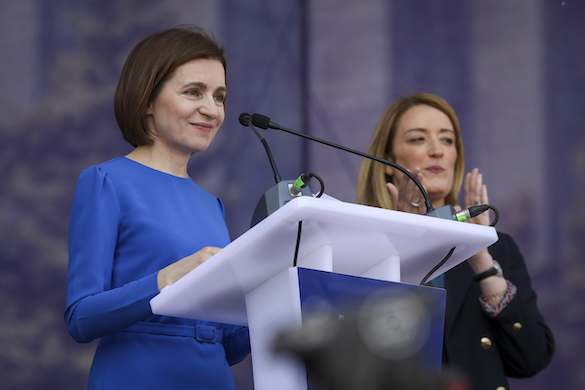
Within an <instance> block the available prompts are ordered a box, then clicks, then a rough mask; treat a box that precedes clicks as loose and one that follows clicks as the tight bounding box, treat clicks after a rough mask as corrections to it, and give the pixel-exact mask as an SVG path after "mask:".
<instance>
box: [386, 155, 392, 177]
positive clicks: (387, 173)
mask: <svg viewBox="0 0 585 390" xmlns="http://www.w3.org/2000/svg"><path fill="white" fill-rule="evenodd" d="M384 158H385V159H386V160H388V161H392V159H391V158H390V156H385V157H384ZM384 173H385V174H386V175H388V176H394V168H392V167H391V166H390V165H387V164H384Z"/></svg>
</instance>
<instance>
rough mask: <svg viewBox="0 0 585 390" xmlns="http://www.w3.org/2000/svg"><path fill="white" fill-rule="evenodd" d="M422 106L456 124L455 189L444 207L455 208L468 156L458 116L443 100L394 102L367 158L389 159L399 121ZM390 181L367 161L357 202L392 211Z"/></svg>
mask: <svg viewBox="0 0 585 390" xmlns="http://www.w3.org/2000/svg"><path fill="white" fill-rule="evenodd" d="M421 104H425V105H427V106H431V107H434V108H436V109H437V110H439V111H441V112H443V113H445V115H447V116H448V117H449V119H450V120H451V123H452V124H453V129H454V130H455V149H456V150H457V160H456V161H455V170H454V178H453V186H452V187H451V191H450V192H449V194H448V195H447V196H446V197H445V203H446V204H450V205H452V206H455V205H457V204H458V203H459V202H458V201H457V196H458V195H459V191H460V189H461V184H462V182H463V173H464V169H465V168H464V163H465V155H464V151H463V142H462V140H461V129H460V127H459V120H458V119H457V115H456V114H455V111H454V110H453V108H451V106H450V105H449V103H447V102H446V101H445V100H443V99H442V98H440V97H438V96H436V95H432V94H429V93H420V94H416V95H412V96H406V97H402V98H400V99H397V100H395V101H394V102H393V103H392V104H390V105H389V106H388V107H387V108H386V110H385V111H384V113H383V114H382V117H381V118H380V121H379V122H378V125H377V126H376V131H375V132H374V136H373V137H372V142H371V143H370V147H369V148H368V154H371V155H374V156H376V157H380V158H386V156H389V155H391V153H392V148H393V140H394V135H395V134H396V128H397V127H398V122H399V121H400V118H401V117H402V115H403V114H404V113H405V112H406V111H408V110H409V109H411V108H412V107H415V106H418V105H421ZM388 180H390V181H391V180H392V178H391V177H388V176H387V175H386V174H385V172H384V164H382V163H379V162H376V161H373V160H370V159H368V158H365V159H364V160H363V162H362V166H361V168H360V173H359V177H358V186H357V202H358V203H360V204H364V205H368V206H376V207H382V208H385V209H393V208H394V207H393V205H392V200H391V198H390V193H389V192H388V189H387V187H386V182H387V181H388Z"/></svg>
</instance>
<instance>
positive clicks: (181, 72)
mask: <svg viewBox="0 0 585 390" xmlns="http://www.w3.org/2000/svg"><path fill="white" fill-rule="evenodd" d="M226 95H227V89H226V83H225V71H224V68H223V65H222V63H221V62H219V61H218V60H213V59H197V60H193V61H190V62H187V63H185V64H183V65H181V66H179V67H178V68H177V69H176V70H175V73H174V74H173V76H172V78H170V79H169V80H167V81H166V82H165V84H164V85H163V88H162V90H161V91H160V93H159V94H158V96H157V97H156V98H155V99H154V100H153V101H152V102H151V103H150V104H149V105H148V107H147V109H146V115H147V117H148V121H149V125H150V129H151V131H152V132H153V134H154V146H155V147H158V148H164V149H165V150H166V151H168V152H171V153H179V154H185V155H191V154H193V153H195V152H199V151H203V150H205V149H207V147H208V146H209V144H211V141H212V140H213V138H214V137H215V134H216V133H217V131H218V130H219V127H220V126H221V124H222V123H223V120H224V118H225V107H224V102H225V99H226Z"/></svg>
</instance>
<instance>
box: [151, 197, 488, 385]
mask: <svg viewBox="0 0 585 390" xmlns="http://www.w3.org/2000/svg"><path fill="white" fill-rule="evenodd" d="M299 221H303V224H302V234H301V239H300V245H299V247H298V260H297V266H296V267H293V258H294V253H295V247H296V243H297V231H298V223H299ZM496 241H497V234H496V231H495V229H494V228H492V227H487V226H480V225H474V224H469V223H462V222H457V221H450V220H445V219H438V218H432V217H427V216H422V215H416V214H410V213H405V212H399V211H394V210H385V209H380V208H374V207H369V206H363V205H358V204H353V203H346V202H341V201H337V200H330V199H321V198H313V197H309V196H303V197H299V198H296V199H293V200H291V201H290V202H288V203H287V204H285V205H284V206H283V207H281V208H280V209H278V210H276V211H275V212H274V213H272V214H271V215H269V216H268V217H266V218H265V219H264V220H262V221H261V222H259V223H258V224H257V225H255V226H254V227H253V228H251V229H250V230H248V231H247V232H245V233H244V234H242V235H241V236H240V237H238V238H237V239H235V240H234V241H233V242H232V243H230V244H229V245H228V246H226V247H225V248H224V249H223V250H221V251H220V252H219V253H217V254H216V255H214V256H213V257H211V258H210V259H209V260H207V261H206V262H205V263H203V264H201V265H200V266H199V267H197V268H196V269H194V270H193V271H191V272H190V273H189V274H187V275H185V276H184V277H183V278H181V279H180V280H178V281H177V282H176V283H174V284H173V285H171V286H168V287H165V288H164V289H163V290H162V291H161V293H160V294H159V295H157V296H155V297H154V298H153V299H152V300H151V308H152V311H153V313H155V314H159V315H167V316H175V317H183V318H191V319H198V320H203V321H213V322H220V323H227V324H234V325H247V326H249V329H250V341H251V345H252V363H253V371H254V384H255V389H256V390H264V389H274V388H278V389H281V390H289V389H290V390H306V389H307V386H308V384H307V374H306V370H305V368H304V366H303V364H301V363H300V361H298V360H297V359H294V358H292V357H290V356H286V355H283V354H279V355H275V354H274V353H273V352H272V347H273V342H274V339H275V338H276V336H277V335H278V334H279V333H280V332H281V331H282V330H285V329H290V328H291V327H301V326H302V324H303V315H304V312H303V310H305V309H307V308H309V307H310V305H309V304H308V303H307V302H308V301H309V299H308V298H307V297H313V298H314V297H315V296H316V297H321V298H322V299H325V301H326V302H328V304H331V300H330V299H329V298H326V297H322V294H321V293H319V292H314V291H313V292H308V291H304V290H302V287H301V286H304V285H310V284H311V283H309V284H307V283H305V282H306V281H309V280H312V281H314V280H318V281H317V282H316V283H313V285H317V286H321V287H320V288H321V289H322V286H327V285H328V283H331V280H334V279H335V280H343V282H342V283H348V284H354V283H356V285H359V286H360V287H359V288H358V289H357V290H358V291H362V296H361V297H359V299H358V300H362V301H363V300H364V299H367V297H365V296H363V291H369V289H370V287H369V286H372V287H371V291H372V292H374V291H375V290H379V289H390V290H392V289H396V288H402V289H404V288H409V289H425V291H428V292H430V294H431V295H433V296H434V297H435V298H436V299H437V302H438V304H436V305H435V306H437V307H439V311H438V314H437V313H435V315H434V318H433V322H434V327H433V329H434V331H435V334H434V335H433V336H432V337H431V340H430V341H431V342H430V343H427V344H428V345H427V347H426V348H427V352H426V354H427V355H428V354H430V355H431V356H430V360H431V364H435V365H437V364H438V367H440V359H441V345H442V329H443V322H442V321H443V318H444V298H445V294H444V290H442V289H434V288H431V287H425V286H418V284H419V283H420V282H421V280H422V279H423V277H424V276H425V275H426V274H427V272H429V270H431V269H432V268H433V267H434V266H435V265H436V264H438V263H439V262H440V261H441V260H442V259H443V258H444V257H445V256H446V255H447V253H448V252H449V251H450V249H451V248H453V247H455V250H454V252H453V254H452V256H451V257H450V258H449V259H448V260H447V261H446V262H445V263H444V264H443V265H442V266H441V267H440V268H438V269H437V270H436V271H435V273H434V274H433V275H431V276H430V278H429V280H431V279H432V278H433V277H435V276H438V275H440V274H442V273H444V272H446V271H447V270H449V269H451V268H453V267H454V266H456V265H458V264H460V263H461V262H463V261H465V260H466V259H467V258H469V257H471V256H472V255H474V254H475V253H477V252H479V251H480V250H482V249H484V248H486V247H487V246H489V245H491V244H493V243H494V242H496ZM315 278H317V279H315ZM364 283H366V284H367V283H369V285H364ZM364 286H365V287H364ZM325 290H327V291H340V289H339V288H338V289H337V290H335V288H333V289H331V288H327V287H325ZM349 290H351V289H349ZM348 293H349V294H351V291H350V292H348ZM337 299H338V300H339V294H338V295H337ZM344 299H345V298H344ZM348 299H350V298H349V297H348ZM311 300H312V301H314V299H311ZM437 327H438V328H439V329H438V330H437ZM437 338H439V340H437Z"/></svg>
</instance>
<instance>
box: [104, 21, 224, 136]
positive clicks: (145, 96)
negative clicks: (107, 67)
mask: <svg viewBox="0 0 585 390" xmlns="http://www.w3.org/2000/svg"><path fill="white" fill-rule="evenodd" d="M200 58H207V59H215V60H218V61H220V62H221V63H222V64H223V68H224V71H225V70H226V61H225V58H224V55H223V48H221V47H220V46H219V45H218V44H217V42H216V41H215V40H214V39H213V37H212V36H211V35H210V34H209V33H207V32H206V31H205V30H203V29H201V28H199V27H196V26H181V27H176V28H172V29H169V30H163V31H159V32H157V33H155V34H153V35H151V36H149V37H147V38H145V39H143V40H142V41H140V42H139V43H138V44H137V45H136V46H135V47H134V49H132V52H130V55H129V56H128V58H127V59H126V63H125V64H124V68H123V69H122V73H121V75H120V79H119V80H118V86H117V87H116V95H115V97H114V112H115V114H116V120H117V121H118V126H119V127H120V130H121V131H122V134H123V136H124V139H125V140H126V141H128V142H129V143H130V144H131V145H132V146H134V147H136V146H138V145H151V144H152V142H153V138H152V134H151V133H150V129H149V128H148V125H147V121H146V108H147V107H148V104H149V103H150V102H152V101H153V100H154V99H155V98H156V96H157V95H158V93H159V92H160V90H161V89H162V87H163V85H164V83H165V82H166V81H167V80H169V79H170V78H171V77H172V76H173V73H174V71H175V70H176V69H177V68H178V67H179V66H181V65H183V64H185V63H187V62H189V61H192V60H195V59H200Z"/></svg>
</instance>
